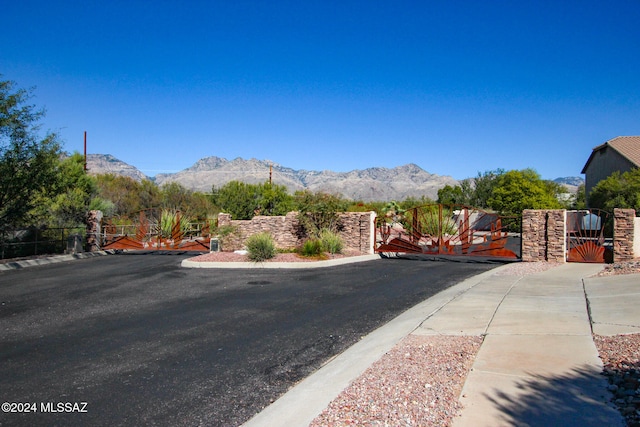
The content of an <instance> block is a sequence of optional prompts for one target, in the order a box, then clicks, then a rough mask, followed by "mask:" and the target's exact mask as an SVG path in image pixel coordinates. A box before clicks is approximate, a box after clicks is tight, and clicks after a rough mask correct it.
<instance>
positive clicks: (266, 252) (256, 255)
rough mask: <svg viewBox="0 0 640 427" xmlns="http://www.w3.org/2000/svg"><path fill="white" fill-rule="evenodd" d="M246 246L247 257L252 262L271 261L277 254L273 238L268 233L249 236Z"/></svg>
mask: <svg viewBox="0 0 640 427" xmlns="http://www.w3.org/2000/svg"><path fill="white" fill-rule="evenodd" d="M246 246H247V252H248V253H247V257H248V258H249V259H250V260H251V261H254V262H261V261H265V260H267V259H271V258H273V257H274V256H276V254H277V253H278V251H277V250H276V244H275V242H274V241H273V237H272V236H271V234H269V233H258V234H254V235H252V236H249V238H248V239H247V241H246Z"/></svg>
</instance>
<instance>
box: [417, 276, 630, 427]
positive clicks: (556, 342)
mask: <svg viewBox="0 0 640 427" xmlns="http://www.w3.org/2000/svg"><path fill="white" fill-rule="evenodd" d="M601 268H602V266H601V265H593V264H565V265H562V266H560V267H555V268H552V269H551V270H548V271H546V272H542V273H538V274H533V275H529V276H524V277H522V278H521V279H518V280H514V281H512V283H509V280H508V279H506V278H502V280H492V281H491V283H481V284H479V286H478V287H476V288H474V289H473V293H475V294H479V295H478V296H476V297H475V298H474V297H473V295H465V299H472V300H474V301H475V302H476V303H477V302H478V301H480V300H481V297H482V301H483V303H484V304H486V305H493V306H494V307H495V312H494V313H493V316H492V318H491V319H489V321H488V323H486V324H487V326H486V332H485V334H486V336H485V339H484V341H483V344H482V346H481V347H480V351H479V352H478V355H477V357H476V359H475V362H474V365H473V368H472V371H471V372H470V373H469V376H468V377H467V381H466V383H465V385H464V388H463V390H462V396H461V399H460V400H461V402H462V404H463V405H464V409H463V410H462V413H461V415H460V417H458V418H456V420H455V422H454V427H466V426H474V427H478V426H502V425H509V426H512V425H517V426H552V425H558V426H559V425H562V426H623V425H624V421H623V419H622V417H621V415H620V414H619V412H618V411H617V410H616V409H615V408H613V407H611V405H610V404H609V403H608V402H609V400H610V398H611V396H610V395H609V392H608V391H607V383H606V379H605V378H604V377H603V376H602V375H601V372H602V362H601V360H600V358H599V357H598V352H597V350H596V347H595V344H594V343H593V339H592V335H591V324H590V319H589V313H588V310H587V300H586V296H585V288H584V286H583V278H584V277H588V276H591V275H593V274H595V273H597V272H598V271H599V270H600V269H601ZM495 279H499V278H498V277H496V278H495ZM496 285H499V288H500V289H501V290H503V291H505V292H503V293H502V295H500V292H498V290H497V289H496ZM507 286H509V289H505V288H506V287H507ZM485 287H486V288H488V289H487V291H483V288H485ZM491 296H493V298H491ZM616 299H617V298H616ZM613 301H614V298H613V297H612V298H611V299H610V301H609V302H613ZM456 305H457V306H458V308H459V310H460V311H462V312H463V311H465V310H466V309H467V308H469V307H472V308H473V307H475V306H476V304H473V303H466V302H465V301H458V302H454V303H453V304H452V306H456ZM596 305H598V304H597V303H596ZM609 308H612V307H609ZM447 309H450V307H447ZM598 310H600V307H599V308H598ZM434 320H435V319H434ZM477 320H478V323H479V324H484V323H485V322H486V320H487V319H486V316H485V318H484V319H483V318H481V317H480V316H478V318H477ZM430 323H431V322H425V325H423V327H425V326H427V327H428V325H429V324H430ZM477 331H478V330H477V328H467V329H465V330H464V331H463V332H464V333H477ZM441 333H446V332H445V331H441Z"/></svg>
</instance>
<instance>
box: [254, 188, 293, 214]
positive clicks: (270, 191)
mask: <svg viewBox="0 0 640 427" xmlns="http://www.w3.org/2000/svg"><path fill="white" fill-rule="evenodd" d="M258 194H259V195H260V197H259V208H258V210H259V211H260V213H261V214H262V215H286V214H287V212H289V211H291V210H292V209H293V197H292V196H291V195H290V194H289V193H288V191H287V187H285V186H284V185H277V184H273V183H270V182H265V183H264V184H261V185H259V186H258Z"/></svg>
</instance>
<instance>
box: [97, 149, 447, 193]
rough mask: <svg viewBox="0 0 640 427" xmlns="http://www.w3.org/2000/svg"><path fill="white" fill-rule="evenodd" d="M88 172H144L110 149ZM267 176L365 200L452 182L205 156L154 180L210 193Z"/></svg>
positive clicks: (433, 189) (397, 172) (414, 171)
mask: <svg viewBox="0 0 640 427" xmlns="http://www.w3.org/2000/svg"><path fill="white" fill-rule="evenodd" d="M87 165H88V168H89V171H90V172H91V173H94V174H98V173H114V174H120V175H126V176H130V177H132V178H134V179H137V180H142V179H144V178H147V177H146V176H145V175H144V174H143V173H142V172H140V171H139V170H138V169H136V168H135V167H134V166H131V165H129V164H127V163H125V162H122V161H120V160H118V159H116V158H115V157H113V156H111V155H108V154H92V155H89V156H88V157H87ZM270 167H271V173H272V175H271V179H272V181H273V182H274V183H275V184H279V185H284V186H286V187H287V188H288V189H289V191H291V192H294V191H297V190H302V189H309V190H311V191H327V192H330V193H337V194H341V195H342V196H344V197H346V198H349V199H353V200H363V201H373V200H402V199H405V198H406V197H409V196H413V197H421V196H427V197H430V198H432V199H434V200H435V199H436V198H437V195H438V190H439V189H440V188H442V187H444V186H445V185H447V184H448V185H456V184H457V183H458V181H456V180H455V179H454V178H452V177H450V176H442V175H436V174H431V173H429V172H427V171H425V170H424V169H422V168H420V167H419V166H417V165H415V164H407V165H404V166H398V167H395V168H392V169H389V168H382V167H372V168H367V169H363V170H353V171H350V172H333V171H329V170H325V171H307V170H295V169H292V168H289V167H284V166H281V165H278V164H277V163H273V162H270V161H268V160H256V159H249V160H245V159H243V158H236V159H233V160H227V159H224V158H220V157H206V158H204V159H200V160H198V161H197V162H196V163H195V164H194V165H193V166H191V167H189V168H187V169H184V170H182V171H180V172H177V173H171V174H158V175H156V176H155V178H154V179H155V182H156V183H157V184H158V185H162V184H165V183H169V182H177V183H179V184H181V185H183V186H184V187H186V188H189V189H192V190H197V191H202V192H210V191H211V189H212V187H213V186H214V185H215V186H216V187H221V186H223V185H224V184H226V183H227V182H229V181H233V180H237V181H242V182H246V183H251V184H257V183H263V182H266V181H268V180H269V170H270Z"/></svg>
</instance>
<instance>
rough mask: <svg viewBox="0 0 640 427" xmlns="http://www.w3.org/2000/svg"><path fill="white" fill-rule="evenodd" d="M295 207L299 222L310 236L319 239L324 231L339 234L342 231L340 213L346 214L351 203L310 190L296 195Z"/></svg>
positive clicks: (336, 196)
mask: <svg viewBox="0 0 640 427" xmlns="http://www.w3.org/2000/svg"><path fill="white" fill-rule="evenodd" d="M294 199H295V202H294V207H295V209H296V210H297V211H298V220H299V221H300V224H301V225H302V227H303V228H304V230H305V232H306V233H307V235H308V236H310V237H313V238H319V237H320V233H321V232H322V230H325V229H326V230H330V231H333V232H337V231H339V230H340V222H339V217H338V212H345V211H346V210H347V208H348V207H349V204H350V203H349V201H348V200H345V199H343V198H342V197H340V196H338V195H334V194H328V193H323V192H317V193H313V192H311V191H309V190H304V191H297V192H296V193H295V194H294Z"/></svg>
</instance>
